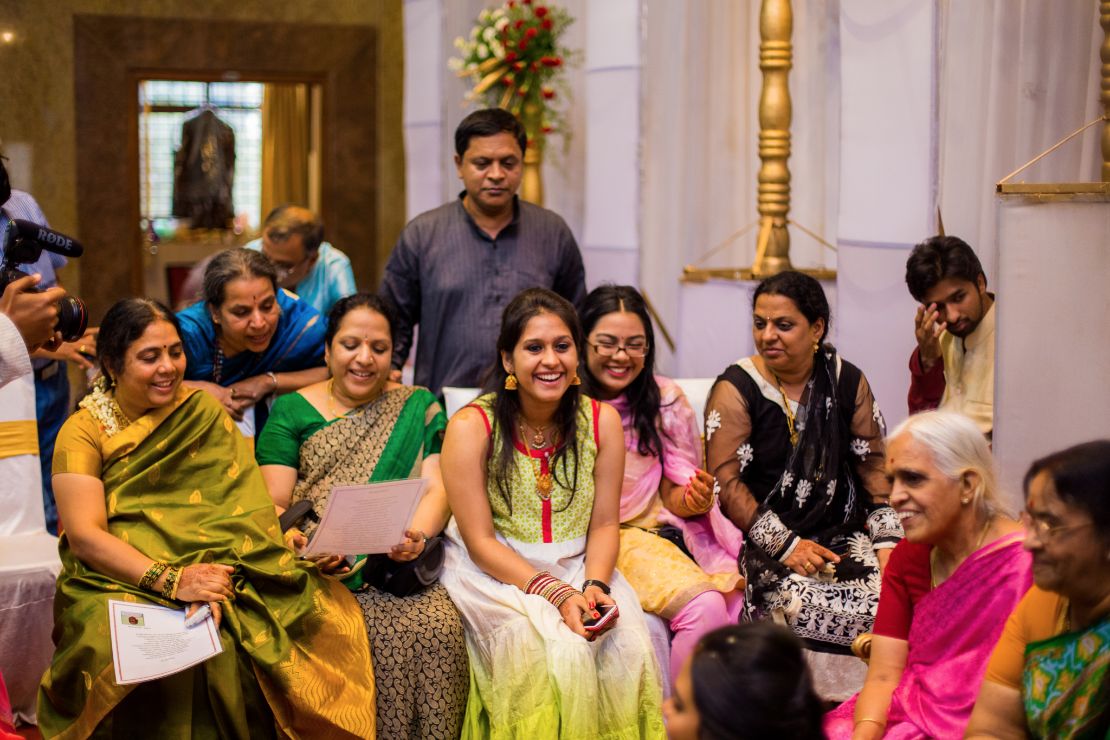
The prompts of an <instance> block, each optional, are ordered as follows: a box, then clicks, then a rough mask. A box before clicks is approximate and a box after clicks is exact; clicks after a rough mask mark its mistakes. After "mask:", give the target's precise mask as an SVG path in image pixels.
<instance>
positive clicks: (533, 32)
mask: <svg viewBox="0 0 1110 740" xmlns="http://www.w3.org/2000/svg"><path fill="white" fill-rule="evenodd" d="M537 33H539V31H537V30H536V29H535V27H532V28H529V29H528V30H527V31H525V32H524V38H526V39H534V38H536V34H537Z"/></svg>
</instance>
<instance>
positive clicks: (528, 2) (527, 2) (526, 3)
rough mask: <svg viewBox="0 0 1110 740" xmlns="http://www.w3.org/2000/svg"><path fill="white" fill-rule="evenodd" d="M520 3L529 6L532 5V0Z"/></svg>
mask: <svg viewBox="0 0 1110 740" xmlns="http://www.w3.org/2000/svg"><path fill="white" fill-rule="evenodd" d="M520 2H522V3H524V4H525V5H531V4H532V0H520Z"/></svg>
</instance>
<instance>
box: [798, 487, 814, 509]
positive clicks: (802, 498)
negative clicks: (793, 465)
mask: <svg viewBox="0 0 1110 740" xmlns="http://www.w3.org/2000/svg"><path fill="white" fill-rule="evenodd" d="M812 490H813V484H812V483H810V482H809V481H807V480H803V481H800V482H799V483H798V490H797V492H796V493H795V494H794V495H795V496H796V497H797V499H798V508H799V509H800V508H802V507H803V506H804V505H805V502H806V499H807V498H809V492H810V491H812Z"/></svg>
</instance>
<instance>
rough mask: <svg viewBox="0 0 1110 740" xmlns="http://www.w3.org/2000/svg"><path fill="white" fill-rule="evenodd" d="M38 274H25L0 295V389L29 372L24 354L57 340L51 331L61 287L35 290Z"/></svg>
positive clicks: (52, 344)
mask: <svg viewBox="0 0 1110 740" xmlns="http://www.w3.org/2000/svg"><path fill="white" fill-rule="evenodd" d="M41 280H42V277H41V276H39V275H28V276H27V277H25V278H20V279H19V280H16V281H15V282H13V283H11V284H10V285H8V287H7V288H5V289H4V293H3V295H0V387H3V386H5V385H7V384H8V383H9V382H11V381H12V380H15V379H16V378H18V377H19V376H21V375H26V374H27V373H29V372H31V358H30V356H29V355H28V354H27V353H28V352H34V351H35V350H37V349H38V348H39V347H48V348H52V347H55V346H57V344H58V343H59V342H60V341H61V335H59V334H58V332H56V331H55V330H54V325H55V324H57V323H58V301H59V300H60V299H61V297H62V296H64V295H65V290H63V289H62V288H49V289H48V290H44V291H41V292H40V291H38V290H37V289H36V286H37V285H38V284H39V282H40V281H41Z"/></svg>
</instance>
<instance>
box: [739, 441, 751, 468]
mask: <svg viewBox="0 0 1110 740" xmlns="http://www.w3.org/2000/svg"><path fill="white" fill-rule="evenodd" d="M736 457H738V458H740V472H741V473H743V472H744V468H746V467H748V463H750V462H751V461H752V460H753V459H754V458H755V453H754V451H753V450H752V446H751V445H750V444H748V443H747V442H745V443H744V444H742V445H740V449H738V450H736Z"/></svg>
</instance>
